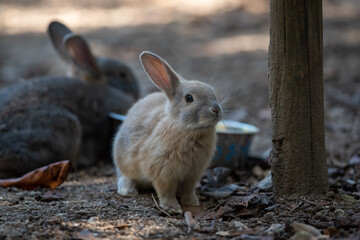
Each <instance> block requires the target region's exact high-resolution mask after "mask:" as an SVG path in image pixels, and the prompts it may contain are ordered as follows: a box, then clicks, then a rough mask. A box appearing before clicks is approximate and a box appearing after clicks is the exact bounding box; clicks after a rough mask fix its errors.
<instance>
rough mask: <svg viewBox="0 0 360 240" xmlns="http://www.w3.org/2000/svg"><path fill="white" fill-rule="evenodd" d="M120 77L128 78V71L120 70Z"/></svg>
mask: <svg viewBox="0 0 360 240" xmlns="http://www.w3.org/2000/svg"><path fill="white" fill-rule="evenodd" d="M119 77H121V78H126V77H127V74H126V72H119Z"/></svg>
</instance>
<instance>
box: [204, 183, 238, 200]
mask: <svg viewBox="0 0 360 240" xmlns="http://www.w3.org/2000/svg"><path fill="white" fill-rule="evenodd" d="M239 189H241V188H240V187H239V186H238V185H236V184H228V185H225V186H222V187H220V188H213V189H209V191H202V192H201V194H202V195H205V196H208V197H213V198H216V199H220V198H227V197H228V196H230V195H232V194H233V193H234V192H236V191H237V190H239Z"/></svg>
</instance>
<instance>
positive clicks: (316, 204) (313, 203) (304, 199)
mask: <svg viewBox="0 0 360 240" xmlns="http://www.w3.org/2000/svg"><path fill="white" fill-rule="evenodd" d="M301 200H303V201H304V202H307V203H310V204H312V205H315V206H319V204H318V203H316V202H313V201H310V200H307V199H306V198H304V197H302V198H301Z"/></svg>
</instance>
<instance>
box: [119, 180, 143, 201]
mask: <svg viewBox="0 0 360 240" xmlns="http://www.w3.org/2000/svg"><path fill="white" fill-rule="evenodd" d="M118 193H119V194H120V195H122V196H129V195H138V194H139V193H138V191H137V190H136V184H135V182H134V181H132V180H131V179H129V178H127V177H125V176H121V177H119V179H118Z"/></svg>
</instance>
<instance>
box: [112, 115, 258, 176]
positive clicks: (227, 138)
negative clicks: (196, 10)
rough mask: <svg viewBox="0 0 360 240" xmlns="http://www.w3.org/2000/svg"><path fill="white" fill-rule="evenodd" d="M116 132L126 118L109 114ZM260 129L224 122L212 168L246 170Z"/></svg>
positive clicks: (218, 128)
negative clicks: (255, 137) (253, 143)
mask: <svg viewBox="0 0 360 240" xmlns="http://www.w3.org/2000/svg"><path fill="white" fill-rule="evenodd" d="M109 117H110V119H111V122H112V128H113V130H114V132H116V129H117V128H118V127H119V125H120V124H121V123H122V122H123V121H124V120H125V118H126V117H125V116H124V115H121V114H117V113H109ZM258 132H259V129H258V128H257V127H255V126H253V125H250V124H246V123H241V122H236V121H231V120H222V121H221V122H219V123H218V124H217V125H216V133H217V145H216V153H215V156H214V158H213V160H212V162H211V164H210V167H219V166H222V167H228V168H232V169H236V168H244V167H245V164H246V159H247V157H248V153H249V148H250V144H251V141H252V138H253V136H254V135H255V134H256V133H258Z"/></svg>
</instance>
